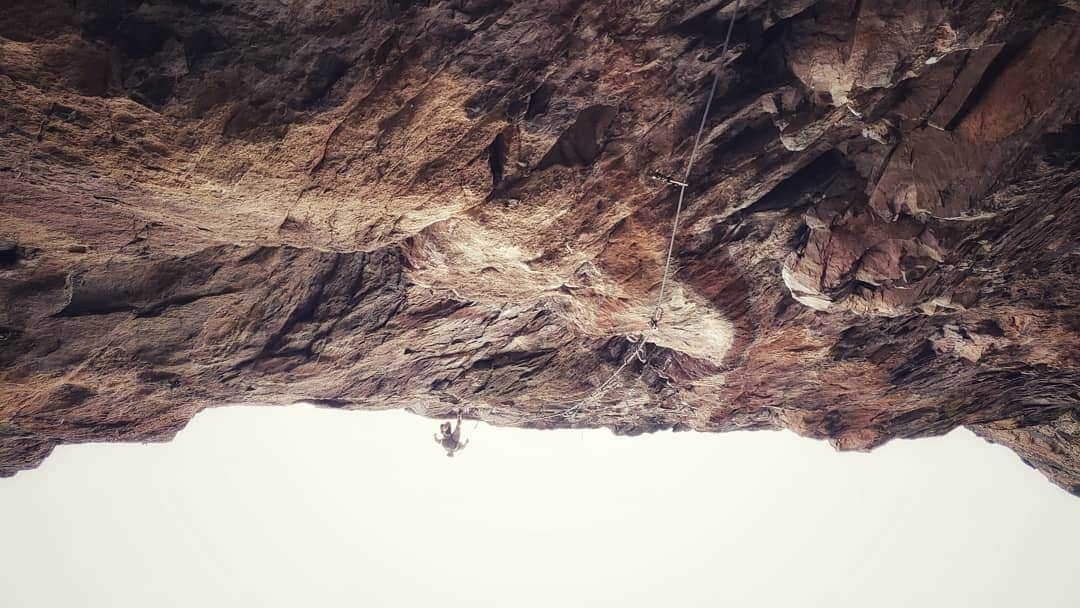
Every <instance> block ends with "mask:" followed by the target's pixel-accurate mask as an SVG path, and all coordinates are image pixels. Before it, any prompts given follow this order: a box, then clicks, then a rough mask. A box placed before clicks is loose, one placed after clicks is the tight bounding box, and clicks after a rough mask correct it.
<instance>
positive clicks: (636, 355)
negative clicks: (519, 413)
mask: <svg viewBox="0 0 1080 608" xmlns="http://www.w3.org/2000/svg"><path fill="white" fill-rule="evenodd" d="M741 2H742V0H735V10H733V11H732V12H731V19H730V20H729V21H728V28H727V34H726V35H725V36H724V44H723V46H722V47H721V50H720V63H719V66H718V67H717V69H716V70H715V71H714V72H713V79H712V86H710V87H709V98H708V100H707V101H706V102H705V110H704V111H703V112H702V113H701V123H700V124H699V125H698V130H697V134H696V135H695V136H694V145H693V147H692V148H691V149H690V158H689V159H688V160H687V162H686V173H685V174H684V176H683V179H682V180H681V181H677V180H675V179H672V178H670V177H667V176H664V175H661V174H658V173H654V174H653V177H654V178H655V179H659V180H660V181H663V182H665V183H667V184H668V185H671V186H676V187H678V188H679V201H678V203H677V204H676V205H675V217H674V219H673V220H672V222H671V237H670V238H669V239H668V249H667V258H666V259H665V260H664V270H663V273H662V274H661V276H660V293H659V294H658V295H657V296H656V306H655V307H654V308H653V314H652V316H651V317H649V331H648V332H640V333H638V335H637V339H636V346H635V347H634V348H632V349H631V350H630V352H629V353H627V355H626V357H625V358H624V359H623V362H622V364H621V365H620V366H619V367H618V368H616V369H615V371H614V372H613V373H612V374H611V375H610V376H608V378H607V380H604V381H603V382H601V383H600V384H599V385H598V386H597V387H596V388H595V389H593V390H592V392H591V393H590V394H588V395H586V396H585V397H584V398H582V399H576V400H574V401H562V402H557V403H573V405H572V406H571V407H569V408H566V409H564V410H560V411H558V412H554V413H551V414H543V415H540V416H534V417H532V418H526V419H524V420H521V421H520V422H523V423H524V422H534V421H538V420H548V419H551V418H559V417H562V416H566V415H569V414H572V413H574V412H575V411H577V410H578V409H580V408H581V406H582V405H585V404H587V403H589V404H591V403H595V402H597V401H599V400H600V399H603V398H604V396H605V395H606V394H607V393H608V391H610V390H611V389H612V388H614V386H615V384H616V380H617V379H618V377H619V376H620V375H621V374H622V372H623V370H624V369H626V367H627V366H628V365H630V363H631V362H632V361H633V360H634V359H637V360H639V361H641V362H642V363H648V357H646V356H645V344H646V343H647V342H648V338H651V337H652V336H654V335H655V334H656V332H658V331H659V330H660V321H661V320H662V319H663V318H664V295H665V294H666V290H667V284H668V280H669V278H670V276H671V260H672V258H673V257H674V253H675V237H676V236H677V235H678V233H679V219H680V215H681V214H682V209H683V203H684V202H685V200H686V189H687V188H689V187H690V174H691V173H692V172H693V170H694V162H695V161H696V160H697V155H698V149H699V148H700V147H701V136H702V135H703V134H704V133H705V124H706V122H707V121H708V118H709V111H710V110H711V109H712V104H713V99H714V98H715V97H716V87H717V85H718V84H719V83H720V69H722V68H723V67H724V59H725V58H726V57H727V53H728V48H729V47H730V45H731V33H732V31H734V29H735V19H736V17H737V16H738V14H739V7H740V4H741Z"/></svg>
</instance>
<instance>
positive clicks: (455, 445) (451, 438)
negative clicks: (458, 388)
mask: <svg viewBox="0 0 1080 608" xmlns="http://www.w3.org/2000/svg"><path fill="white" fill-rule="evenodd" d="M451 426H452V425H451V424H450V421H449V420H447V421H446V422H444V423H442V424H441V425H440V426H439V431H440V432H441V436H440V435H435V442H436V443H438V444H439V445H441V446H442V447H443V449H445V450H446V455H447V456H449V457H451V458H453V457H454V452H457V451H459V450H464V449H465V446H467V445H469V440H468V439H466V440H465V441H464V442H462V441H461V412H460V411H459V412H458V415H457V427H456V428H454V429H453V431H451V430H450V429H451Z"/></svg>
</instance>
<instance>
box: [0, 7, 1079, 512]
mask: <svg viewBox="0 0 1080 608" xmlns="http://www.w3.org/2000/svg"><path fill="white" fill-rule="evenodd" d="M7 5H8V7H7V8H5V10H4V12H3V14H2V15H0V119H2V120H0V475H10V474H13V473H14V472H15V471H17V470H20V469H25V468H29V467H33V466H36V465H37V464H38V463H40V462H41V461H42V459H44V458H45V457H46V456H47V455H48V454H49V452H50V451H51V450H52V448H53V447H55V446H56V445H58V444H61V443H71V442H86V441H119V440H139V441H155V440H167V439H169V438H171V437H172V436H173V435H174V434H175V433H176V432H177V431H178V430H179V429H181V428H182V427H183V426H184V425H185V424H186V422H187V421H188V420H189V419H190V418H191V417H192V416H193V415H194V414H196V413H197V412H198V411H199V410H201V409H202V408H205V407H209V406H212V405H220V404H226V403H245V402H250V403H260V404H262V403H292V402H296V401H300V400H303V401H309V402H314V403H318V404H321V405H325V406H327V407H337V408H350V409H385V408H407V409H409V410H411V411H413V412H416V413H419V414H423V415H427V416H432V417H441V416H447V415H450V414H451V413H452V412H455V411H457V410H464V411H465V413H466V415H468V416H470V417H475V418H481V419H483V420H486V421H488V422H490V423H493V424H498V425H518V426H530V427H536V428H553V427H571V426H573V427H600V426H602V427H608V428H610V429H612V430H614V431H615V432H617V433H622V434H637V433H643V432H652V431H658V430H664V429H675V430H691V429H692V430H697V431H709V432H714V431H727V430H734V429H764V428H787V429H791V430H793V431H795V432H796V433H799V434H800V435H804V436H807V437H813V438H819V439H828V440H830V441H831V442H832V443H833V445H835V446H836V447H837V448H839V449H846V450H866V449H871V448H874V447H876V446H878V445H881V444H882V443H884V442H886V441H889V440H890V439H893V438H898V437H903V438H913V437H924V436H933V435H940V434H943V433H946V432H948V431H949V430H951V429H953V428H955V427H957V426H966V427H968V428H970V429H972V430H973V431H975V432H976V433H978V434H979V435H980V436H982V437H984V438H986V439H987V440H989V441H993V442H995V443H1001V444H1004V445H1006V446H1009V447H1010V448H1012V449H1013V450H1014V451H1015V452H1016V453H1017V454H1019V455H1020V456H1021V458H1023V459H1024V460H1025V461H1026V462H1028V463H1029V464H1031V465H1032V466H1033V467H1035V468H1037V469H1039V470H1040V471H1041V472H1043V473H1044V474H1045V475H1046V476H1047V477H1048V478H1050V479H1051V480H1052V481H1053V482H1055V483H1057V484H1059V485H1060V486H1062V487H1064V488H1065V489H1066V490H1069V491H1071V492H1073V493H1077V494H1080V366H1078V362H1080V311H1078V309H1077V306H1076V300H1077V297H1078V296H1080V284H1078V282H1077V271H1078V269H1080V189H1078V187H1077V186H1078V184H1080V13H1078V12H1077V11H1078V6H1077V3H1076V2H1072V1H1057V2H1055V1H1051V0H1025V1H1020V0H1015V1H1006V0H965V1H961V0H862V1H858V0H748V1H745V2H742V3H741V7H740V10H739V13H738V15H737V17H736V21H735V26H734V30H733V31H734V36H733V40H732V49H731V51H730V52H729V53H728V55H727V56H726V57H721V56H719V47H720V43H721V41H722V39H723V36H724V33H725V32H726V28H727V23H728V19H729V18H730V17H731V14H732V12H733V11H734V9H735V3H734V2H731V1H726V0H709V1H700V0H668V1H660V0H636V1H633V2H630V1H625V0H597V1H592V2H589V1H581V0H530V1H527V2H526V1H521V2H511V1H507V0H441V1H427V2H423V1H401V0H397V1H389V0H379V1H363V0H318V1H313V2H285V1H276V0H154V1H151V0H75V1H74V2H72V1H69V0H11V1H9V2H8V3H7ZM717 70H718V71H719V73H720V78H719V86H718V88H717V96H716V101H715V103H714V104H713V106H712V111H711V112H710V114H709V116H708V117H707V122H706V128H705V135H704V137H703V144H702V148H701V151H700V154H699V157H698V162H697V163H696V165H695V167H694V170H693V172H692V174H691V176H690V180H689V182H690V186H689V188H688V191H687V205H686V207H685V208H684V215H683V218H682V223H681V226H680V230H679V236H678V240H677V242H676V245H675V250H674V268H673V270H674V273H673V277H672V282H671V284H669V289H668V298H667V302H666V309H665V313H664V316H663V319H662V322H661V324H660V328H659V330H658V331H657V332H655V333H646V335H647V340H648V342H647V343H646V344H645V346H644V349H643V351H642V355H643V356H642V357H640V358H634V359H633V360H632V361H631V362H630V364H629V365H627V366H626V367H624V368H623V369H622V370H621V371H620V372H619V373H618V375H617V378H616V381H615V383H614V384H613V385H612V387H611V390H609V391H606V392H604V393H603V394H602V395H601V396H600V397H599V398H596V399H583V398H584V397H586V396H588V395H590V394H591V393H592V391H593V390H594V388H595V387H596V386H598V385H600V384H601V383H602V382H604V381H605V380H606V379H607V378H608V377H610V376H611V375H612V373H613V372H615V371H616V370H617V369H619V367H620V365H621V364H622V362H623V361H624V360H625V358H626V356H627V354H628V353H630V352H632V349H635V348H636V347H637V344H636V343H635V340H637V339H639V336H641V335H642V333H643V332H647V330H648V319H649V316H650V314H651V312H652V305H653V302H654V300H655V298H656V297H657V292H658V290H659V287H660V275H661V268H662V265H663V262H664V256H665V254H666V249H667V244H668V240H667V239H668V236H669V233H670V230H671V222H672V218H673V214H674V207H675V200H676V198H677V195H678V190H677V189H676V188H673V187H670V186H667V185H664V184H662V183H660V182H657V181H655V180H652V179H650V178H649V175H650V174H652V173H654V172H659V173H661V174H665V175H677V176H681V174H682V171H683V170H684V168H685V163H686V160H687V157H688V156H689V153H690V145H691V141H692V138H693V134H694V132H695V130H696V128H697V124H698V121H699V120H700V117H701V112H702V110H703V109H704V106H705V99H706V97H707V95H708V85H709V83H710V82H711V78H712V74H713V73H714V72H715V71H717ZM576 403H580V406H579V407H576V408H572V407H571V406H572V405H574V404H576Z"/></svg>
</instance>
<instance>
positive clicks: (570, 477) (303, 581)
mask: <svg viewBox="0 0 1080 608" xmlns="http://www.w3.org/2000/svg"><path fill="white" fill-rule="evenodd" d="M436 427H437V423H436V422H434V421H431V420H426V419H423V418H419V417H415V416H411V415H409V414H405V413H401V412H379V413H361V412H340V411H331V410H320V409H316V408H312V407H308V406H293V407H289V408H252V407H245V408H240V407H231V408H219V409H215V410H210V411H207V412H205V413H203V414H200V415H199V416H198V417H196V419H195V420H194V421H193V422H192V423H191V425H190V426H189V427H188V428H187V429H186V430H184V431H183V432H182V433H180V435H179V436H178V437H177V439H176V440H175V441H174V442H172V443H169V444H154V445H126V444H120V445H103V444H95V445H83V446H65V447H61V448H59V449H57V450H56V452H55V453H54V454H53V456H52V457H50V458H49V459H48V460H47V461H46V462H45V464H44V465H43V466H42V467H41V468H39V469H37V470H34V471H29V472H23V473H20V474H19V475H17V476H16V477H14V478H10V479H0V522H2V524H0V525H2V526H3V531H2V538H3V542H2V544H0V547H2V549H0V583H2V586H0V605H3V606H11V607H13V608H15V607H18V608H24V607H39V606H40V607H48V608H56V607H109V608H129V607H130V608H135V607H139V608H145V607H171V606H184V607H188V606H192V607H195V606H198V607H216V606H223V607H224V606H229V607H235V606H245V607H246V606H258V607H260V608H262V607H276V606H290V607H293V606H318V607H323V606H362V607H365V608H369V607H381V606H388V607H389V606H418V607H429V606H440V607H448V606H449V607H453V606H469V607H486V606H493V607H494V606H500V607H501V606H512V607H515V608H516V607H532V606H543V607H551V606H557V607H578V606H581V607H584V606H590V607H591V606H642V607H646V606H647V607H657V606H732V607H736V606H737V607H739V608H747V607H759V606H760V607H769V608H773V607H788V606H791V607H800V608H801V607H822V608H825V607H828V608H844V607H860V608H862V607H869V606H873V607H875V608H889V607H905V608H906V607H910V606H919V607H920V608H934V607H938V606H941V607H968V606H980V607H983V608H986V607H998V606H1000V607H1003V608H1004V607H1010V608H1011V607H1017V606H1032V607H1039V608H1053V607H1058V606H1060V607H1062V608H1070V607H1076V606H1078V604H1077V597H1078V596H1077V592H1076V589H1075V584H1076V577H1077V575H1078V574H1080V565H1078V564H1080V558H1078V552H1080V499H1078V498H1076V497H1073V496H1070V495H1069V494H1067V493H1066V492H1064V491H1063V490H1061V489H1059V488H1057V487H1055V486H1053V485H1051V484H1050V483H1049V482H1048V481H1047V480H1046V479H1045V478H1043V477H1042V476H1041V475H1040V474H1039V473H1037V472H1035V471H1034V470H1032V469H1030V468H1028V467H1026V466H1024V465H1023V464H1022V463H1021V462H1020V460H1019V459H1018V458H1017V457H1016V456H1015V455H1013V454H1012V453H1011V452H1009V451H1008V450H1006V449H1004V448H1002V447H998V446H992V445H989V444H987V443H985V442H983V441H982V440H980V439H978V438H976V437H975V436H974V435H972V434H971V433H969V432H967V431H956V432H954V433H952V434H951V435H949V436H948V437H944V438H937V439H925V440H919V441H912V442H906V441H905V442H893V443H891V444H889V445H887V446H885V447H884V448H882V449H880V450H878V451H876V452H874V453H873V454H869V455H868V454H840V453H836V452H834V451H832V449H831V448H830V447H829V446H828V445H827V444H824V443H821V442H815V441H810V440H806V439H800V438H798V437H795V436H794V435H791V434H789V433H767V432H755V433H730V434H722V435H704V434H694V433H679V434H674V433H662V434H657V435H650V436H643V437H635V438H626V437H615V436H613V435H611V434H610V433H609V432H608V431H585V432H582V431H547V432H540V431H523V430H518V429H496V428H491V427H486V426H480V427H479V429H477V431H476V432H475V433H474V434H472V437H471V443H470V445H469V446H468V448H467V449H466V450H465V451H464V452H462V453H460V454H459V455H458V456H457V457H455V458H453V459H450V458H447V457H446V456H445V454H444V453H443V452H442V451H441V450H440V449H439V447H438V446H437V445H435V442H434V441H433V439H432V435H433V433H434V432H435V430H436ZM466 429H467V431H468V430H471V429H472V424H467V426H466Z"/></svg>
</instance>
